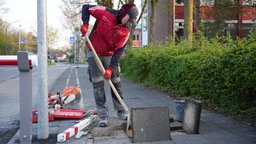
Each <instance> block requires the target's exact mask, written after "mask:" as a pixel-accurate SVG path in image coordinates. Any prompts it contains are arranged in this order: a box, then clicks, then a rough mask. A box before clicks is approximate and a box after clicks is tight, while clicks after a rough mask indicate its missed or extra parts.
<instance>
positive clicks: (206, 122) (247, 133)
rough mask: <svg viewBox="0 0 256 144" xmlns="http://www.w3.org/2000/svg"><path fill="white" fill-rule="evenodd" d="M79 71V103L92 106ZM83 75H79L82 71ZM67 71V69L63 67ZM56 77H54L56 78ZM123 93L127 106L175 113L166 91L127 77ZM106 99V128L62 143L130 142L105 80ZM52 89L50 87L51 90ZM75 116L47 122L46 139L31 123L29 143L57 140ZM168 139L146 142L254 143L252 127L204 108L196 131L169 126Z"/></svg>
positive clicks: (63, 77)
mask: <svg viewBox="0 0 256 144" xmlns="http://www.w3.org/2000/svg"><path fill="white" fill-rule="evenodd" d="M79 71H81V74H78V75H80V78H79V79H80V85H81V86H83V87H82V90H83V91H82V92H83V96H84V99H82V100H81V105H84V107H85V109H91V108H94V107H95V102H94V98H93V96H92V94H93V91H92V86H91V83H90V82H89V81H88V76H87V75H86V67H81V68H79V70H78V72H79ZM82 72H83V73H84V75H82V74H83V73H82ZM66 73H68V71H66ZM66 76H67V75H65V73H63V74H62V73H61V74H60V75H59V79H58V80H59V82H58V83H61V82H63V83H65V82H66V79H67V77H66ZM56 80H57V79H56ZM122 84H123V89H124V91H123V96H124V101H125V103H126V104H127V106H128V108H129V109H131V108H138V107H159V106H167V107H168V108H169V111H170V114H171V115H175V103H174V99H173V98H170V97H169V96H168V95H166V94H164V93H161V92H158V91H156V90H154V89H150V88H146V87H143V86H141V85H139V84H135V83H133V82H131V81H129V80H125V79H123V81H122ZM105 90H106V95H107V102H108V106H109V117H110V119H109V121H110V124H109V126H108V127H106V128H100V127H98V126H97V123H95V124H94V125H93V126H92V127H91V128H90V129H89V134H88V135H86V136H82V137H81V138H79V139H76V138H74V137H71V138H70V139H69V140H67V141H65V142H63V143H65V144H71V143H72V144H93V143H95V144H120V143H122V144H130V143H132V141H131V139H129V138H128V137H127V135H126V134H125V132H124V131H123V129H124V128H123V126H124V125H125V122H126V121H122V120H119V119H117V116H116V112H115V111H114V109H113V105H112V101H111V96H110V90H109V87H108V84H107V83H106V85H105ZM53 91H54V90H53ZM78 121H79V120H56V121H53V122H50V123H49V127H50V128H49V134H50V136H49V138H48V139H47V140H37V124H33V129H32V134H33V139H32V143H33V144H39V143H47V144H51V143H57V141H56V137H57V135H58V134H59V133H61V132H63V131H64V130H66V129H68V128H69V127H72V126H73V125H75V124H76V123H77V122H78ZM171 139H172V140H168V141H159V142H148V143H149V144H255V143H256V128H255V127H250V126H247V125H244V124H241V123H239V122H236V121H234V120H232V119H231V118H229V117H225V116H222V115H220V114H215V113H212V112H209V111H207V110H204V109H203V110H202V112H201V121H200V129H199V134H187V133H185V132H184V131H182V130H175V131H174V130H171ZM18 140H19V131H18V132H17V133H16V135H15V136H14V137H13V138H12V140H11V141H10V142H9V143H10V144H13V143H19V142H18Z"/></svg>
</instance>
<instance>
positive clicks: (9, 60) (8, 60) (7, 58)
mask: <svg viewBox="0 0 256 144" xmlns="http://www.w3.org/2000/svg"><path fill="white" fill-rule="evenodd" d="M28 59H29V65H30V66H38V60H37V55H28ZM0 65H2V66H11V65H12V66H14V65H16V66H17V65H18V58H17V55H2V56H0Z"/></svg>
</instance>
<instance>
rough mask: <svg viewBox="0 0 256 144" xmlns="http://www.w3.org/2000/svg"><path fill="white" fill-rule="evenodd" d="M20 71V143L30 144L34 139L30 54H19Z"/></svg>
mask: <svg viewBox="0 0 256 144" xmlns="http://www.w3.org/2000/svg"><path fill="white" fill-rule="evenodd" d="M17 55H18V68H19V71H20V143H21V144H30V143H31V139H32V134H31V132H32V123H31V111H32V71H31V70H30V65H29V63H28V61H29V60H28V52H18V54H17Z"/></svg>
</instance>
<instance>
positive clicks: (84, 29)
mask: <svg viewBox="0 0 256 144" xmlns="http://www.w3.org/2000/svg"><path fill="white" fill-rule="evenodd" d="M88 26H89V25H88V24H83V25H82V26H81V28H80V31H81V33H82V35H83V36H85V35H86V33H87V31H88Z"/></svg>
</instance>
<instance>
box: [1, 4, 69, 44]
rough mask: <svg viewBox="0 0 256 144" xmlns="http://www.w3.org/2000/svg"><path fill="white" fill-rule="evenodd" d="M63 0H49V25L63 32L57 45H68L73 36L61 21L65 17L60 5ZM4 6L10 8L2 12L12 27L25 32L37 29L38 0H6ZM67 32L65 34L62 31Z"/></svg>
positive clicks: (4, 18) (34, 31)
mask: <svg viewBox="0 0 256 144" xmlns="http://www.w3.org/2000/svg"><path fill="white" fill-rule="evenodd" d="M61 4H62V0H47V6H46V8H47V25H49V26H52V27H54V28H56V29H58V31H59V32H60V34H61V37H60V41H59V43H58V44H57V46H62V45H68V44H69V38H70V37H71V36H72V34H71V33H69V32H68V30H65V28H64V27H63V24H62V23H61V21H62V19H63V18H64V16H63V14H62V12H61V10H60V8H59V7H60V6H61ZM4 7H6V8H9V11H8V13H6V14H2V15H1V17H2V18H3V20H4V21H7V22H9V23H11V25H10V26H11V27H12V28H15V29H21V30H23V31H25V32H33V33H35V34H36V31H37V0H5V4H4ZM63 32H64V33H65V34H64V35H63V34H62V33H63Z"/></svg>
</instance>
